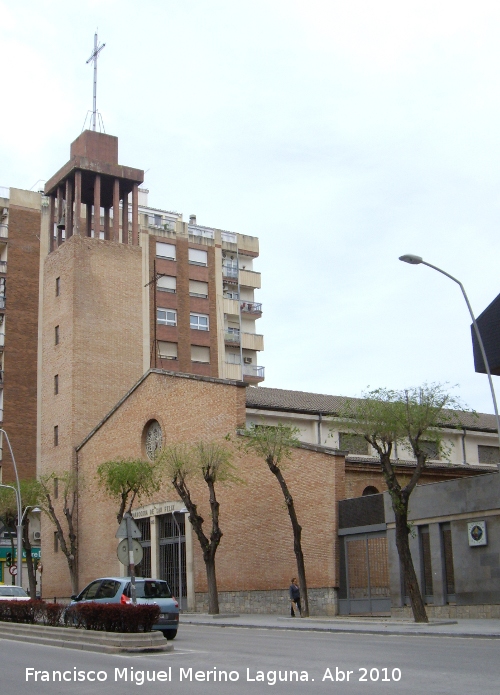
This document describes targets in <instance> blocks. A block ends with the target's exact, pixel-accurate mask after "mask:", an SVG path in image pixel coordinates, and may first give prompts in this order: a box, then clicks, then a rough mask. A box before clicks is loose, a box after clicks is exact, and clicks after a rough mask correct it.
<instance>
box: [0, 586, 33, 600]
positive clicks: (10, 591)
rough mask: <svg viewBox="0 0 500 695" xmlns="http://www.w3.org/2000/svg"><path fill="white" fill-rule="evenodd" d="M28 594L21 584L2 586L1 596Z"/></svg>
mask: <svg viewBox="0 0 500 695" xmlns="http://www.w3.org/2000/svg"><path fill="white" fill-rule="evenodd" d="M27 595H28V594H27V593H26V592H25V590H24V589H21V587H20V586H0V597H1V596H27Z"/></svg>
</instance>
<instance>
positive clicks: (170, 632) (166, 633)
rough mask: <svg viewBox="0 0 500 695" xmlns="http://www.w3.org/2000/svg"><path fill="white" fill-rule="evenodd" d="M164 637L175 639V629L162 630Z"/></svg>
mask: <svg viewBox="0 0 500 695" xmlns="http://www.w3.org/2000/svg"><path fill="white" fill-rule="evenodd" d="M162 632H163V636H164V637H165V639H175V636H176V634H177V630H162Z"/></svg>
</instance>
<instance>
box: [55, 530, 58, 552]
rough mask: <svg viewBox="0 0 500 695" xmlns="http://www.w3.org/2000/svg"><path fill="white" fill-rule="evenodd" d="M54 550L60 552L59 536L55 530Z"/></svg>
mask: <svg viewBox="0 0 500 695" xmlns="http://www.w3.org/2000/svg"><path fill="white" fill-rule="evenodd" d="M54 552H55V553H58V552H59V536H58V535H57V531H54Z"/></svg>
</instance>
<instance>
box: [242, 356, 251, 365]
mask: <svg viewBox="0 0 500 695" xmlns="http://www.w3.org/2000/svg"><path fill="white" fill-rule="evenodd" d="M243 362H244V363H245V364H252V358H251V357H244V358H243Z"/></svg>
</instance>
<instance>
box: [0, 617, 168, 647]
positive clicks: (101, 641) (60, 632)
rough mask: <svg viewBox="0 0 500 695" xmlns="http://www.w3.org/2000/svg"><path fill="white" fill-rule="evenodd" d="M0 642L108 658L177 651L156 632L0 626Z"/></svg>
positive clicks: (43, 626) (0, 624) (18, 624)
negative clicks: (61, 649) (79, 651)
mask: <svg viewBox="0 0 500 695" xmlns="http://www.w3.org/2000/svg"><path fill="white" fill-rule="evenodd" d="M0 639H9V640H13V641H18V642H29V643H32V644H43V645H46V646H49V647H64V648H65V649H80V650H83V651H89V652H101V653H105V654H121V653H128V654H141V653H148V652H171V651H173V649H174V645H173V643H172V642H167V640H166V639H165V638H164V637H163V634H162V633H161V632H158V631H157V630H155V631H152V632H138V633H124V632H98V631H92V630H77V629H76V628H71V627H50V626H48V625H25V624H22V623H7V622H0Z"/></svg>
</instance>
